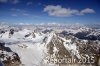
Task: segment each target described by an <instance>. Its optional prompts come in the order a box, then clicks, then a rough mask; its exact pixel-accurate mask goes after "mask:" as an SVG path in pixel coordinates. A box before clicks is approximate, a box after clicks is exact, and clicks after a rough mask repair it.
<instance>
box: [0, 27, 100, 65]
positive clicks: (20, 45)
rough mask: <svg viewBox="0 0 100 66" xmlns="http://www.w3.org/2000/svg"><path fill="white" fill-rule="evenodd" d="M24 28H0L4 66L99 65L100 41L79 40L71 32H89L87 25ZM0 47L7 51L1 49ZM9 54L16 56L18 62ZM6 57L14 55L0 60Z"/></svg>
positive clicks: (0, 53) (0, 52)
mask: <svg viewBox="0 0 100 66" xmlns="http://www.w3.org/2000/svg"><path fill="white" fill-rule="evenodd" d="M28 27H29V26H28ZM28 27H27V28H26V27H25V28H23V27H22V28H21V29H19V27H17V28H18V29H15V27H13V28H12V27H10V28H8V30H6V31H4V32H2V31H3V30H1V31H0V36H1V37H0V42H1V44H0V45H1V48H0V59H1V62H2V63H3V64H4V66H57V65H59V66H70V65H72V66H81V65H82V64H83V65H84V66H91V65H92V66H97V65H98V64H99V61H98V60H99V59H100V58H98V57H99V52H100V41H99V40H95V41H92V40H88V39H80V38H78V37H77V36H76V35H75V34H77V33H78V32H87V31H90V28H87V27H82V28H79V30H77V32H76V33H75V32H74V33H73V30H74V31H76V29H73V28H72V29H70V31H69V30H67V29H66V30H65V29H64V30H63V29H62V30H61V29H60V30H58V29H56V30H55V29H52V28H50V27H49V28H45V27H44V28H42V29H40V28H39V26H36V28H33V29H29V28H30V27H29V28H28ZM59 28H60V27H59ZM12 29H13V30H12ZM51 29H52V30H51ZM77 29H78V28H77ZM86 29H87V30H86ZM91 34H92V32H91ZM88 35H90V33H89V34H88ZM92 35H93V34H92ZM2 46H3V47H6V48H9V49H10V50H11V51H9V49H6V48H5V49H3V48H2ZM1 50H2V51H1ZM2 54H3V55H4V56H3V58H2V57H1V55H2ZM13 55H14V56H15V57H16V56H17V59H18V61H17V60H16V58H15V57H14V56H13ZM6 56H7V57H11V58H13V57H14V58H13V59H10V60H11V62H9V63H10V64H7V63H6V62H5V61H6V60H4V59H5V58H7V57H6ZM2 59H3V60H2ZM69 59H73V60H74V61H73V62H72V61H69ZM13 60H14V61H13ZM12 61H13V62H12ZM16 61H17V62H16ZM16 63H17V64H16Z"/></svg>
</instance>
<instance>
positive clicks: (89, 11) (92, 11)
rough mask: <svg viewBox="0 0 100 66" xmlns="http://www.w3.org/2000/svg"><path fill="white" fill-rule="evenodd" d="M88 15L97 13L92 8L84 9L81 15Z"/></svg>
mask: <svg viewBox="0 0 100 66" xmlns="http://www.w3.org/2000/svg"><path fill="white" fill-rule="evenodd" d="M87 13H95V11H94V10H93V9H90V8H86V9H83V10H82V11H81V12H80V14H87Z"/></svg>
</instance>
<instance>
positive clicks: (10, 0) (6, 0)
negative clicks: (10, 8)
mask: <svg viewBox="0 0 100 66" xmlns="http://www.w3.org/2000/svg"><path fill="white" fill-rule="evenodd" d="M0 3H12V4H17V3H19V0H0Z"/></svg>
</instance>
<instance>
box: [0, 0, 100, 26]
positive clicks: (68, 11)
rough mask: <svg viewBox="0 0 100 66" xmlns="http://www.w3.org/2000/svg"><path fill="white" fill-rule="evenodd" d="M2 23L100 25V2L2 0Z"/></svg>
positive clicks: (82, 0)
mask: <svg viewBox="0 0 100 66" xmlns="http://www.w3.org/2000/svg"><path fill="white" fill-rule="evenodd" d="M0 22H7V23H34V24H40V23H41V24H42V23H70V24H74V23H83V24H91V23H93V24H95V23H97V24H98V23H99V24H100V0H0Z"/></svg>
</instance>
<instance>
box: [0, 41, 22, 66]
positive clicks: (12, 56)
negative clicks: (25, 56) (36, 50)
mask: <svg viewBox="0 0 100 66" xmlns="http://www.w3.org/2000/svg"><path fill="white" fill-rule="evenodd" d="M4 44H5V43H0V59H1V62H2V63H3V65H4V66H19V65H20V64H21V61H20V58H19V56H18V54H17V53H15V52H13V51H12V50H11V49H10V48H9V47H5V45H4Z"/></svg>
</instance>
